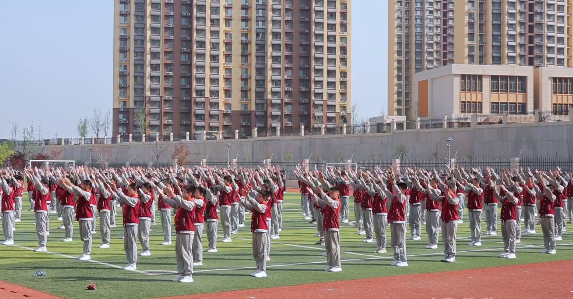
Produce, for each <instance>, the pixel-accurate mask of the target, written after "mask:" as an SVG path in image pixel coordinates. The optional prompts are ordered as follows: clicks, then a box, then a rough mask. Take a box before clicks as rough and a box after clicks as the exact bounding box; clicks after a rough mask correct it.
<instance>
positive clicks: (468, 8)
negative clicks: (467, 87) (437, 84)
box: [388, 0, 573, 119]
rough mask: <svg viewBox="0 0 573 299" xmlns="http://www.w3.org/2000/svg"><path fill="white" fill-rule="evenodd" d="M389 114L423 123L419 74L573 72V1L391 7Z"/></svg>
mask: <svg viewBox="0 0 573 299" xmlns="http://www.w3.org/2000/svg"><path fill="white" fill-rule="evenodd" d="M388 3H389V9H388V14H389V18H388V30H389V43H388V56H389V57H388V61H389V63H388V114H389V115H405V116H406V117H407V118H408V119H413V118H415V117H417V113H418V107H417V99H414V94H413V90H414V86H413V84H415V83H414V74H415V73H419V72H423V71H426V70H430V69H434V68H438V67H442V66H446V65H451V64H468V65H514V66H532V67H573V59H572V57H571V55H573V53H572V50H573V38H572V34H573V17H572V14H573V0H464V1H458V0H456V1H454V0H397V1H388Z"/></svg>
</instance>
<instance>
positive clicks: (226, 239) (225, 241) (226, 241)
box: [221, 238, 233, 243]
mask: <svg viewBox="0 0 573 299" xmlns="http://www.w3.org/2000/svg"><path fill="white" fill-rule="evenodd" d="M232 241H233V240H231V238H225V239H223V240H221V242H223V243H229V242H232Z"/></svg>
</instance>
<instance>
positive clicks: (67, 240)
mask: <svg viewBox="0 0 573 299" xmlns="http://www.w3.org/2000/svg"><path fill="white" fill-rule="evenodd" d="M73 240H74V239H72V238H65V239H62V242H66V243H69V242H72V241H73Z"/></svg>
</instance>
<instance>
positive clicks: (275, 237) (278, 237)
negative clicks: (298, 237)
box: [271, 235, 281, 240]
mask: <svg viewBox="0 0 573 299" xmlns="http://www.w3.org/2000/svg"><path fill="white" fill-rule="evenodd" d="M280 238H281V237H280V236H279V235H272V236H271V239H273V240H277V239H280Z"/></svg>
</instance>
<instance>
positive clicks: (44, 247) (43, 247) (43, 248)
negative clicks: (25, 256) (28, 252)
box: [34, 246, 48, 252]
mask: <svg viewBox="0 0 573 299" xmlns="http://www.w3.org/2000/svg"><path fill="white" fill-rule="evenodd" d="M34 251H35V252H48V249H47V248H46V246H42V247H38V248H36V249H34Z"/></svg>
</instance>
